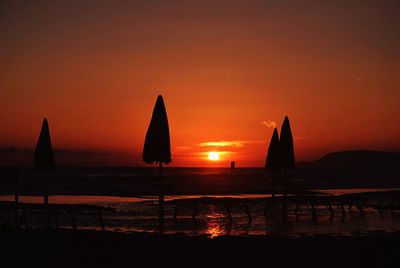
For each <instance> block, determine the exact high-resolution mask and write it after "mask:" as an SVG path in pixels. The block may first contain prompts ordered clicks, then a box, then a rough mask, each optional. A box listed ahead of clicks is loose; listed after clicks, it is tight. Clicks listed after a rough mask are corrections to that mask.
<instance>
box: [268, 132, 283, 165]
mask: <svg viewBox="0 0 400 268" xmlns="http://www.w3.org/2000/svg"><path fill="white" fill-rule="evenodd" d="M265 168H266V170H267V171H271V172H277V171H280V170H281V169H282V166H281V159H280V144H279V136H278V130H277V129H276V128H275V129H274V133H273V134H272V138H271V141H270V143H269V147H268V154H267V160H266V161H265Z"/></svg>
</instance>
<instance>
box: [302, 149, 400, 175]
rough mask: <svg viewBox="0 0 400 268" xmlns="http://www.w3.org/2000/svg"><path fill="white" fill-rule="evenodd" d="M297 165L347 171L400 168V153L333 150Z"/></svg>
mask: <svg viewBox="0 0 400 268" xmlns="http://www.w3.org/2000/svg"><path fill="white" fill-rule="evenodd" d="M298 167H300V168H302V167H303V168H316V169H335V170H349V171H390V170H400V153H395V152H382V151H367V150H360V151H342V152H334V153H329V154H327V155H325V156H323V157H321V158H320V159H318V160H316V161H313V162H302V163H298Z"/></svg>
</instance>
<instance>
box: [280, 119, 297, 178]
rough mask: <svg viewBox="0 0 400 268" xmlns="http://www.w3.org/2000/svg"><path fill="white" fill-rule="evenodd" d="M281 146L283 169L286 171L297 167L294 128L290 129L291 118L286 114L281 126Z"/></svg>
mask: <svg viewBox="0 0 400 268" xmlns="http://www.w3.org/2000/svg"><path fill="white" fill-rule="evenodd" d="M279 140H280V141H279V143H280V147H281V150H280V151H281V161H282V169H283V170H284V171H288V170H292V169H294V168H295V157H294V146H293V136H292V130H291V129H290V122H289V118H288V117H287V116H286V117H285V120H284V121H283V124H282V128H281V137H280V139H279Z"/></svg>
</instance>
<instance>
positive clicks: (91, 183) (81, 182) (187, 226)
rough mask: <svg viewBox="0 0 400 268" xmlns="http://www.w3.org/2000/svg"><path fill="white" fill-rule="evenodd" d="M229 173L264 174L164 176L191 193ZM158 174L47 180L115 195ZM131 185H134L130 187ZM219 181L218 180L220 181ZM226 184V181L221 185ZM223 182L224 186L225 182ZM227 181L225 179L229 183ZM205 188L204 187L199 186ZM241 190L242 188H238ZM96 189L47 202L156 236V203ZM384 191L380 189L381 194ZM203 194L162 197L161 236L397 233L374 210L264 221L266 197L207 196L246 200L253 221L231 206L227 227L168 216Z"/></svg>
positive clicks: (78, 174)
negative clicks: (95, 210) (179, 203)
mask: <svg viewBox="0 0 400 268" xmlns="http://www.w3.org/2000/svg"><path fill="white" fill-rule="evenodd" d="M19 173H20V180H22V181H28V182H35V178H33V177H32V171H31V170H30V169H23V170H21V171H20V172H19ZM232 173H233V175H234V176H236V177H235V178H237V181H240V182H241V183H243V181H245V180H246V181H247V180H249V179H251V180H254V179H256V180H264V170H263V169H258V168H251V169H235V170H234V171H232V170H230V169H228V168H167V169H165V172H164V175H165V176H166V178H171V181H174V182H175V183H176V181H178V183H179V182H180V181H181V182H183V181H185V183H186V182H191V181H196V182H197V183H198V184H187V187H188V188H192V189H195V188H196V187H197V186H198V185H199V186H201V187H204V185H202V184H201V183H202V181H205V184H206V185H207V184H208V183H209V182H214V181H215V180H219V178H231V176H232ZM155 174H157V169H141V168H139V169H136V168H75V169H74V168H68V169H59V170H57V171H56V172H55V173H54V174H53V175H52V176H53V177H52V179H53V180H54V181H56V182H57V183H59V187H60V189H64V188H67V189H72V190H71V191H72V192H71V193H74V192H73V190H74V189H77V190H79V191H82V189H83V190H85V188H87V187H88V188H89V189H90V188H91V187H93V188H94V187H95V186H96V187H98V186H99V185H101V186H102V187H103V188H101V189H105V190H107V189H110V188H113V189H114V190H113V191H110V192H111V193H114V192H118V191H119V189H123V188H129V187H131V188H134V187H139V186H141V185H144V184H143V183H146V181H148V180H147V178H152V177H154V176H155ZM132 181H134V182H135V181H138V183H136V184H132ZM222 181H223V180H222ZM225 182H226V181H225ZM225 182H224V183H225ZM228 182H229V180H228ZM203 184H204V183H203ZM243 185H245V184H243ZM219 186H221V187H222V188H223V187H224V185H218V184H215V185H213V186H212V187H219ZM101 189H100V190H99V193H100V194H99V193H96V195H51V196H50V199H49V201H50V203H57V204H92V205H100V206H107V207H111V208H113V209H114V210H115V211H114V212H107V213H106V212H105V213H104V222H105V225H106V229H107V230H111V231H116V232H157V231H158V217H157V209H158V200H157V197H156V196H139V195H138V196H133V197H120V196H111V195H108V196H104V194H101ZM376 190H377V189H333V190H324V193H326V194H332V195H336V194H344V193H357V192H364V191H376ZM380 190H384V189H380ZM202 196H204V195H192V196H187V195H186V196H183V195H173V196H166V197H165V200H166V205H165V215H166V220H165V232H166V233H173V234H176V233H185V234H188V235H208V236H210V237H216V236H220V235H241V236H245V235H290V236H299V235H304V234H307V235H314V234H341V235H352V234H356V233H360V232H361V233H363V232H395V231H400V213H399V212H385V213H382V214H380V213H378V212H377V211H375V210H373V209H366V211H365V214H364V215H359V213H358V212H357V211H355V210H354V209H353V211H347V212H346V214H345V215H344V216H342V214H341V210H340V209H339V208H335V215H334V217H331V214H330V212H329V210H328V209H326V208H318V211H317V214H318V217H317V219H313V218H312V216H311V213H310V211H309V210H308V209H305V208H303V209H302V210H301V211H300V215H299V216H296V215H295V214H294V213H293V208H291V210H289V214H288V216H287V217H286V219H284V218H282V217H281V216H280V213H276V214H275V215H276V216H269V217H265V216H264V207H265V204H264V203H263V202H262V201H261V199H260V198H265V197H268V196H269V195H265V194H256V195H254V194H252V195H224V196H218V195H214V196H212V197H217V198H218V197H236V198H248V199H249V200H250V201H249V208H250V211H251V215H252V221H251V222H249V220H248V217H247V215H246V213H245V212H244V209H243V207H240V206H234V207H233V208H232V218H233V220H232V222H230V221H229V219H228V217H227V215H226V211H225V208H224V207H223V206H221V205H204V206H201V207H200V209H199V213H198V216H197V217H196V219H195V220H193V219H192V214H193V207H190V206H185V207H183V209H182V210H181V211H180V213H179V215H178V218H177V220H175V221H174V219H173V215H174V212H175V205H174V203H173V202H172V201H173V200H176V199H182V198H189V197H190V198H198V197H202ZM13 198H14V197H13V196H12V195H9V194H8V195H7V194H3V195H0V201H6V200H8V201H12V200H13ZM20 200H21V202H31V203H41V202H42V201H43V198H42V197H40V196H31V195H22V196H21V197H20ZM46 219H47V218H46V215H40V214H39V215H31V216H30V217H29V218H28V222H29V225H30V226H32V227H40V226H42V225H44V223H45V222H46ZM59 223H60V225H61V227H63V228H72V227H71V225H70V221H69V219H68V217H67V216H66V215H59ZM77 224H78V228H80V229H100V227H99V222H98V215H97V214H93V215H77Z"/></svg>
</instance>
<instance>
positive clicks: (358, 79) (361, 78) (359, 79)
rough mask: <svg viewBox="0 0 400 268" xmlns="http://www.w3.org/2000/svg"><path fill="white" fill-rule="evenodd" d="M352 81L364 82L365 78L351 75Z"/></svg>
mask: <svg viewBox="0 0 400 268" xmlns="http://www.w3.org/2000/svg"><path fill="white" fill-rule="evenodd" d="M353 80H356V81H364V80H365V78H364V77H363V76H361V75H353Z"/></svg>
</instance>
